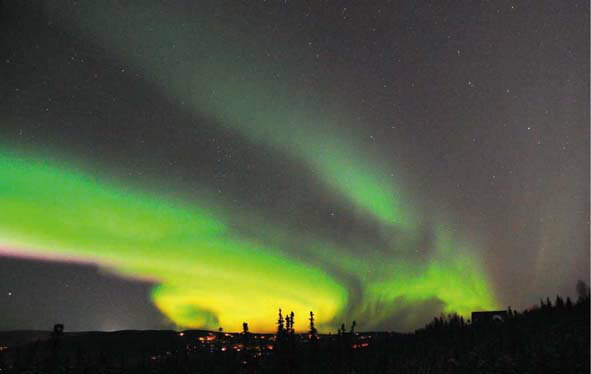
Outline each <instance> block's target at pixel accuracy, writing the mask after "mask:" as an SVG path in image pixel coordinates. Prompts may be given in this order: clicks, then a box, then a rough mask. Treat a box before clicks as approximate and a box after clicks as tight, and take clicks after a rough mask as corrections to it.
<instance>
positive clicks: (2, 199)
mask: <svg viewBox="0 0 591 374" xmlns="http://www.w3.org/2000/svg"><path fill="white" fill-rule="evenodd" d="M584 6H585V7H586V9H587V12H588V4H586V5H584ZM540 9H541V10H540V12H541V15H540V17H545V19H546V20H547V23H548V24H561V20H560V17H563V16H557V15H556V14H555V12H552V11H551V4H542V5H540ZM471 11H473V12H477V14H479V15H481V16H484V15H487V14H489V13H490V14H491V16H490V17H492V14H495V13H496V14H497V15H498V14H502V15H503V17H501V16H498V19H497V20H496V21H492V20H491V21H490V22H492V23H495V22H496V23H495V25H496V26H495V27H493V26H492V25H489V27H490V30H493V29H494V30H496V29H497V27H499V26H500V25H504V26H511V27H504V28H503V30H507V31H505V32H507V33H515V32H516V31H515V28H519V27H525V26H523V25H524V24H525V23H527V24H528V25H529V26H530V27H534V25H531V24H529V23H528V22H530V21H527V22H525V21H524V19H525V18H524V17H525V15H526V14H527V12H526V10H525V9H524V10H521V9H518V10H515V9H513V10H511V8H510V7H507V9H504V10H502V12H501V13H497V12H496V11H495V9H489V8H487V7H486V6H484V5H483V6H482V7H481V8H479V9H473V10H470V11H468V10H465V9H460V8H459V6H458V9H455V13H454V12H452V10H450V9H446V8H443V7H435V8H432V7H430V6H428V5H427V4H417V5H413V6H410V5H403V4H400V5H398V6H393V5H392V4H381V5H380V6H373V5H372V6H369V5H368V6H365V7H363V6H360V5H359V4H357V5H354V4H349V5H347V6H345V5H341V6H337V5H327V4H323V5H321V4H318V5H309V4H308V5H306V6H304V5H303V4H287V3H286V2H276V3H275V2H270V3H267V2H261V3H260V4H259V3H256V5H253V4H251V5H250V6H249V5H245V4H241V5H240V4H237V3H236V4H230V3H224V2H221V3H220V2H209V3H208V2H202V3H200V4H194V3H192V2H178V3H175V4H174V5H173V4H169V3H166V2H156V1H148V2H142V3H137V4H127V3H122V2H118V1H109V2H104V3H101V4H100V5H99V4H98V3H96V2H80V3H73V2H68V1H63V2H62V1H55V2H48V4H46V5H44V6H39V7H37V6H33V5H13V6H12V7H6V9H5V10H4V13H3V14H4V17H7V19H10V20H11V21H10V22H7V23H5V26H3V27H4V28H5V29H6V30H5V31H6V32H5V33H4V34H3V35H4V36H3V39H2V42H3V44H4V46H5V47H6V48H7V50H9V51H10V55H9V57H7V59H6V60H5V64H4V66H3V68H2V69H3V70H2V71H1V72H2V76H0V78H3V83H2V95H3V96H2V97H3V98H4V99H5V100H3V101H2V113H3V115H2V116H0V123H1V125H0V129H1V131H0V209H1V211H0V256H1V257H0V260H1V261H6V263H5V265H3V264H2V263H1V262H0V265H2V267H1V268H0V269H8V268H9V266H10V264H13V263H14V261H23V264H22V265H19V267H18V268H19V269H22V268H24V269H25V270H23V271H22V273H19V274H17V273H16V272H5V271H4V270H3V271H2V272H0V280H2V282H3V285H2V286H0V287H2V288H1V290H0V291H2V292H4V291H6V292H4V294H6V293H7V292H8V291H10V295H11V296H10V300H9V302H10V303H11V304H9V307H8V308H9V309H7V310H17V309H19V310H25V312H24V313H23V314H22V316H20V315H17V313H14V315H11V316H10V318H8V319H6V321H7V322H5V324H6V326H1V327H7V328H16V327H30V326H23V325H24V323H25V322H24V321H25V319H33V318H34V317H33V316H38V315H43V314H47V315H52V316H53V315H55V313H56V312H51V313H50V312H48V310H54V311H55V310H61V312H60V313H59V315H58V318H64V319H73V320H76V321H78V320H81V321H82V320H84V319H86V317H88V316H89V315H90V316H92V317H89V321H90V322H89V321H84V322H77V323H78V325H76V324H75V325H74V326H75V328H78V329H92V328H110V327H109V326H107V327H104V326H106V325H105V324H101V322H96V321H102V320H103V319H108V320H109V321H114V320H115V322H114V325H115V326H118V328H163V327H165V326H173V327H177V328H186V327H190V328H207V329H217V328H218V327H219V326H223V327H224V329H225V330H226V331H234V330H238V329H240V327H241V325H242V322H245V321H247V322H248V323H249V326H250V328H251V330H253V331H273V330H274V328H275V326H274V322H275V317H276V312H277V309H278V308H280V307H281V308H283V309H285V310H293V311H294V312H295V314H296V320H297V318H301V319H302V321H303V318H304V317H303V316H305V315H307V314H308V312H309V311H310V310H313V311H314V312H315V314H316V316H317V318H318V320H317V323H318V327H319V329H320V330H321V331H323V332H327V331H334V330H335V329H336V327H337V326H339V325H340V324H341V322H350V321H352V320H356V321H357V322H358V324H359V326H360V327H361V328H362V329H365V330H380V329H397V330H403V331H407V330H410V329H414V328H417V327H419V326H421V325H423V324H424V323H425V322H427V321H428V320H429V319H431V318H432V317H433V316H435V315H437V314H439V313H459V314H461V315H463V316H466V317H468V316H469V315H470V313H471V312H472V311H474V310H486V309H494V308H501V307H504V306H507V305H513V306H514V307H524V306H528V305H530V304H533V303H535V302H537V299H538V298H539V297H540V296H545V295H546V294H548V293H550V294H554V293H562V294H568V293H570V292H572V291H574V288H573V287H572V286H574V283H575V282H576V280H577V279H579V278H585V276H587V277H588V273H589V253H588V249H589V236H588V233H589V214H588V210H587V209H586V208H585V207H588V206H589V196H588V189H589V186H588V179H589V178H588V177H589V157H588V153H589V152H588V146H589V141H588V134H589V131H588V127H587V126H586V124H588V120H589V112H588V105H587V104H585V103H588V102H589V100H588V99H589V97H588V70H585V69H584V66H583V65H584V64H582V65H581V63H580V62H577V61H576V59H575V60H567V61H566V62H565V61H563V59H567V58H568V57H564V56H565V55H563V54H562V52H561V51H562V50H561V49H560V48H558V46H557V45H549V46H546V47H544V48H545V49H544V48H542V47H539V48H538V49H535V50H534V52H535V53H537V55H536V57H535V58H534V57H531V56H533V55H534V53H533V52H532V50H531V48H533V47H531V46H532V45H537V44H536V41H537V40H538V39H540V40H545V39H543V38H544V37H548V35H546V34H544V32H546V33H549V34H551V33H552V32H558V33H559V35H560V36H561V38H564V39H566V38H568V37H569V36H570V35H571V33H574V32H575V31H574V30H576V29H577V25H578V24H577V23H576V22H575V23H574V24H573V25H572V26H569V27H566V28H563V29H560V30H559V31H556V29H549V30H546V29H544V30H542V31H543V32H542V31H539V30H538V31H539V32H533V31H531V30H528V31H527V32H525V34H526V37H524V38H523V39H519V38H517V39H511V40H516V41H515V42H513V41H511V40H508V39H503V38H499V39H498V40H502V41H504V42H505V43H507V44H506V45H498V46H493V45H489V46H488V47H481V48H482V49H480V50H479V49H478V48H476V44H475V43H476V41H475V39H471V36H470V33H465V34H464V33H457V32H456V31H454V30H455V29H454V27H455V26H457V25H458V24H459V23H458V22H459V20H458V18H457V17H458V14H457V13H458V12H460V13H462V12H463V13H468V12H471ZM519 11H523V14H520V13H519ZM565 11H566V14H574V13H578V12H577V11H575V10H574V9H567V10H565ZM512 12H513V13H516V14H511V13H512ZM562 14H564V13H562ZM18 15H27V16H23V17H21V18H20V19H22V20H21V21H18V22H17V21H13V20H15V19H17V18H18V17H17V16H18ZM442 17H444V18H445V19H446V22H444V23H443V24H439V23H433V22H432V20H433V19H440V18H442ZM495 17H497V16H495ZM524 22H525V23H524ZM581 22H583V23H584V21H581ZM505 23H507V25H505ZM571 23H572V22H571ZM321 25H322V26H321ZM454 25H455V26H454ZM464 26H465V27H467V28H469V29H471V30H478V32H480V33H486V32H487V30H488V29H486V27H485V30H482V29H479V28H478V27H479V26H478V27H477V25H476V24H470V25H467V26H466V25H464ZM536 27H537V26H536ZM472 28H473V29H472ZM571 28H572V30H571ZM419 30H421V31H419ZM426 30H430V31H426ZM490 32H492V31H490ZM511 35H513V34H511ZM583 39H584V38H582V37H580V38H578V39H577V38H574V39H573V38H571V39H569V40H571V41H570V43H572V45H569V46H568V48H569V49H568V50H569V51H570V53H571V54H577V56H578V54H579V53H580V55H581V56H585V57H582V58H583V59H585V58H586V59H587V62H588V43H587V45H585V40H583ZM495 40H497V39H495ZM587 41H588V40H587ZM499 43H502V42H499ZM507 50H509V51H512V53H513V55H512V54H510V53H509V54H507V53H506V51H507ZM522 51H523V52H522ZM585 51H586V52H587V53H586V54H585ZM526 52H529V53H530V54H529V55H528V54H527V53H526ZM521 53H524V54H523V55H522V54H521ZM484 56H486V58H485V57H484ZM486 61H494V62H495V64H491V63H489V62H486ZM532 64H533V65H534V67H536V68H537V70H535V69H534V70H533V71H536V72H537V73H531V72H532V68H531V65H532ZM536 64H538V65H536ZM526 71H527V72H528V74H525V73H524V72H526ZM573 72H576V73H577V74H580V76H579V77H578V78H577V79H575V76H572V75H571V74H574V73H573ZM585 76H586V77H587V79H586V82H587V83H585V79H583V78H584V77H585ZM565 77H566V78H565ZM567 78H568V83H565V82H567V80H566V79H567ZM466 82H468V83H466ZM585 87H586V88H587V90H586V91H585ZM585 121H586V122H585ZM48 260H50V261H49V262H48ZM37 262H40V263H41V264H43V265H41V266H45V267H46V268H47V269H48V274H49V273H51V267H52V266H55V263H65V264H68V265H67V266H70V267H71V269H72V272H74V273H75V274H76V279H84V277H88V275H87V274H88V272H89V271H92V270H89V269H93V268H94V267H96V268H99V269H101V271H102V273H101V274H102V275H101V276H102V277H103V278H105V279H107V278H108V279H112V278H115V279H117V280H118V282H122V283H121V284H126V283H129V282H131V283H134V284H137V283H139V284H144V285H147V287H149V292H146V289H145V288H143V289H142V291H137V290H136V291H134V292H144V293H142V294H140V296H134V298H137V297H143V298H144V299H145V300H146V303H145V304H142V305H146V306H141V307H138V306H131V302H129V301H126V300H122V299H120V301H119V302H118V303H119V304H121V305H123V306H125V305H128V304H129V307H128V310H134V311H135V313H140V314H142V313H146V315H149V316H154V315H158V314H159V315H160V317H159V318H160V319H158V318H153V317H150V318H152V319H151V320H149V321H148V322H143V323H142V324H140V323H139V322H137V321H134V318H136V317H134V316H130V315H126V316H124V317H123V316H119V317H118V316H117V315H116V313H113V314H112V315H108V316H101V315H99V314H93V313H92V312H87V313H86V314H85V315H84V318H82V319H80V316H81V315H82V312H80V311H77V310H71V309H69V310H64V309H61V308H63V307H62V305H63V304H65V303H68V304H72V303H74V304H75V303H76V301H77V302H79V303H84V302H88V303H90V304H91V305H92V304H94V305H97V306H98V305H103V304H104V303H105V300H101V299H97V298H95V297H93V291H91V290H98V289H101V288H102V287H106V286H103V285H102V283H101V282H100V281H97V280H93V281H92V284H87V285H86V286H85V287H82V286H79V287H78V288H76V287H77V285H76V284H77V282H76V281H74V280H73V279H72V275H71V274H72V273H69V272H63V275H62V273H57V275H55V276H54V277H52V279H51V280H49V279H46V280H45V281H44V283H45V284H43V285H42V286H39V287H38V288H36V289H34V290H28V291H27V292H31V293H32V294H34V295H35V296H34V299H36V300H38V299H40V300H43V301H42V302H41V303H39V305H33V306H29V304H30V303H29V298H28V297H27V296H20V295H23V294H24V293H25V290H26V288H25V287H26V284H27V282H28V280H29V281H31V282H32V281H33V280H35V279H38V277H40V276H42V275H41V274H38V273H36V272H35V273H34V272H33V271H32V270H31V271H28V270H26V269H27V266H29V268H30V269H33V268H35V266H37V265H35V266H33V265H27V264H29V263H37ZM557 262H560V263H561V266H559V267H557V266H555V265H554V264H556V263H557ZM78 283H80V284H82V283H81V282H78ZM63 284H67V288H68V289H67V290H65V289H64V288H63V287H62V286H60V285H63ZM105 284H107V283H105ZM515 284H520V287H518V288H517V287H514V286H515ZM5 288H7V289H6V290H5ZM571 289H572V290H571ZM62 292H64V294H63V295H61V293H62ZM117 292H118V291H117V290H115V289H109V290H105V291H104V292H101V293H100V294H101V295H105V294H107V295H110V294H113V295H114V294H116V293H117ZM56 294H57V296H55V297H56V298H57V300H53V301H52V300H47V297H48V295H56ZM97 294H99V293H98V292H97ZM13 295H14V296H13ZM62 298H63V299H62ZM85 300H86V301H85ZM148 302H149V303H151V306H148ZM110 303H115V302H114V301H110ZM25 305H26V307H25ZM10 308H12V309H10ZM56 308H57V309H56ZM111 308H112V309H111V310H115V309H117V308H119V306H117V307H115V306H112V307H111ZM142 308H143V309H142ZM149 308H153V309H152V310H148V309H149ZM154 308H155V309H154ZM74 309H76V308H74ZM144 309H145V311H144ZM102 310H104V309H102ZM9 313H10V312H9ZM52 313H53V314H52ZM103 313H107V314H108V313H109V311H108V310H107V312H103ZM298 316H300V317H298ZM118 318H120V320H119V321H117V319H118ZM41 320H42V321H44V322H43V323H49V322H47V320H44V319H43V318H42V319H41ZM143 320H144V321H145V319H143ZM92 321H95V322H92ZM40 323H41V322H40ZM302 323H303V322H302ZM31 325H32V326H38V325H37V324H36V323H31ZM298 328H303V327H302V326H298V325H297V324H296V329H298Z"/></svg>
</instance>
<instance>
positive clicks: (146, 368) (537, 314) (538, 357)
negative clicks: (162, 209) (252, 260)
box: [0, 296, 589, 374]
mask: <svg viewBox="0 0 591 374" xmlns="http://www.w3.org/2000/svg"><path fill="white" fill-rule="evenodd" d="M541 304H542V305H541V306H540V307H537V308H534V309H532V310H528V311H524V312H522V313H514V312H510V313H509V314H508V316H506V318H505V319H504V321H501V320H490V321H482V322H480V323H472V324H469V323H465V322H464V320H463V319H462V318H460V317H457V316H445V317H441V318H436V319H435V320H434V321H433V322H431V323H430V324H429V325H427V326H426V327H425V328H423V329H420V330H418V331H416V332H415V333H413V334H396V333H388V332H375V333H350V332H343V333H340V334H335V335H319V336H317V338H314V336H312V338H311V336H310V334H292V333H289V332H284V333H282V334H276V335H263V334H255V333H248V334H243V333H238V334H233V333H223V332H208V331H194V330H193V331H184V332H182V333H179V332H175V331H118V332H109V333H106V332H84V333H67V332H66V333H63V334H52V333H50V332H39V331H20V332H19V331H16V332H5V333H0V347H1V348H0V373H2V374H4V373H276V372H281V373H314V372H318V373H585V374H586V373H589V297H588V296H584V297H580V298H579V300H578V301H577V302H576V303H572V302H571V301H570V300H568V299H567V300H566V301H564V300H562V299H559V298H557V300H556V301H554V303H551V302H550V300H547V301H544V302H542V303H541Z"/></svg>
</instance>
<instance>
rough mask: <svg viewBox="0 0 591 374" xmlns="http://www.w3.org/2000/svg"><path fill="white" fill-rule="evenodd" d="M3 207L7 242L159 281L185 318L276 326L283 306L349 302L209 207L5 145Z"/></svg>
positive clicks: (170, 305)
mask: <svg viewBox="0 0 591 374" xmlns="http://www.w3.org/2000/svg"><path fill="white" fill-rule="evenodd" d="M0 209H1V211H0V247H1V248H8V249H10V250H12V251H13V253H12V254H13V255H17V256H18V255H22V254H24V253H30V252H32V253H33V255H34V256H36V257H49V258H58V259H74V260H79V261H91V262H95V263H98V264H100V265H102V266H105V267H107V268H109V269H111V270H112V271H115V272H118V273H120V274H122V275H125V276H128V277H136V278H148V279H153V280H155V281H157V282H158V283H160V284H162V285H161V286H159V287H157V288H156V289H155V291H154V293H153V295H152V296H153V299H154V302H155V304H156V305H157V306H158V307H159V308H160V309H161V310H162V311H163V312H164V313H165V314H166V315H167V316H168V317H169V318H170V319H171V320H172V321H174V322H175V323H177V324H179V325H182V326H190V327H207V328H216V327H217V326H218V324H221V325H222V326H225V327H226V328H228V329H231V330H238V329H239V328H240V326H241V324H242V322H244V321H248V322H249V323H251V326H252V327H253V328H255V329H257V330H259V331H272V330H273V328H274V325H273V321H274V318H275V312H276V310H277V308H278V307H279V306H285V307H289V308H290V309H293V310H294V311H296V313H298V314H299V315H306V313H308V312H309V311H310V310H317V311H318V314H319V315H322V316H323V317H320V318H321V321H320V323H321V324H322V323H326V322H327V321H329V320H330V319H331V318H332V317H334V316H335V315H336V314H337V313H338V312H339V310H341V309H342V308H343V306H344V305H345V304H346V302H347V294H346V291H345V290H344V289H343V288H342V287H341V286H340V285H339V284H337V283H336V282H335V281H334V280H333V279H332V278H331V277H329V276H328V275H327V274H325V273H324V272H323V271H322V270H320V269H317V268H315V267H313V266H311V265H309V264H305V263H302V262H298V261H295V260H294V259H292V258H288V257H285V256H282V255H280V254H279V251H278V250H274V249H272V248H268V247H265V246H263V245H259V244H257V243H255V242H250V241H248V240H243V239H240V238H234V237H232V235H230V234H229V233H228V229H227V227H226V225H225V224H224V223H223V222H220V221H219V220H218V219H215V218H213V217H214V216H213V215H211V214H209V213H208V212H205V211H203V210H201V209H197V208H195V207H193V206H191V207H182V206H180V205H179V204H177V203H174V202H171V201H166V200H162V199H156V198H154V197H152V196H148V195H144V194H140V193H137V192H135V191H131V190H128V189H125V188H121V187H115V186H109V185H105V184H103V183H100V182H98V181H96V180H94V179H93V178H92V177H91V176H89V175H85V174H82V173H78V172H73V171H70V170H67V169H65V168H61V167H57V166H55V165H50V164H48V163H46V162H43V161H40V160H32V159H28V158H20V157H16V156H12V155H8V154H1V153H0ZM245 300H248V302H245Z"/></svg>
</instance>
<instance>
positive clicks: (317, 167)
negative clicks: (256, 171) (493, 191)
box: [73, 1, 416, 228]
mask: <svg viewBox="0 0 591 374" xmlns="http://www.w3.org/2000/svg"><path fill="white" fill-rule="evenodd" d="M173 8H174V7H163V6H162V5H160V4H155V3H153V2H151V1H147V2H142V3H141V5H140V4H128V5H126V6H121V5H120V4H119V3H118V2H109V1H107V3H104V2H100V3H95V2H87V3H82V4H80V5H79V6H78V7H76V11H77V14H75V15H74V16H73V18H74V20H73V22H75V23H76V24H78V25H79V27H80V29H81V31H82V32H83V33H84V34H86V35H87V36H88V38H89V39H90V40H97V38H98V40H99V41H101V42H102V43H103V44H104V46H105V47H107V48H108V49H109V50H111V51H112V52H115V54H116V55H117V56H118V57H119V58H120V59H121V60H122V61H125V62H126V63H130V64H132V66H133V67H134V68H135V69H136V70H137V71H141V72H143V75H144V77H145V79H147V80H148V81H150V82H152V83H153V84H155V85H156V86H157V87H159V89H160V90H162V92H164V93H165V94H166V95H167V96H169V97H170V98H172V99H173V100H174V102H176V103H179V105H180V106H181V107H183V108H187V109H188V110H189V111H191V112H193V113H195V114H196V115H205V116H207V117H209V118H212V119H214V120H216V121H217V123H218V124H219V125H221V126H225V127H227V128H229V129H230V130H232V131H236V132H238V133H240V134H241V136H244V137H245V138H247V139H249V140H250V141H252V142H254V143H255V144H259V145H265V146H270V147H272V148H274V149H275V150H276V151H279V152H284V153H286V154H288V155H289V156H290V157H292V158H293V159H294V160H298V161H300V162H303V163H304V164H305V165H307V166H308V167H309V169H310V170H311V171H312V172H313V173H314V175H315V176H316V177H317V178H318V179H319V180H321V181H322V182H323V183H324V184H325V185H326V186H327V187H329V188H330V189H331V190H333V191H337V192H338V193H340V194H341V195H342V196H344V197H346V198H347V199H349V200H350V201H351V202H352V203H353V204H355V206H356V207H358V208H359V209H360V211H363V212H366V213H369V214H370V215H372V216H373V217H375V218H376V219H378V220H379V221H381V222H382V223H384V224H386V225H397V226H401V227H407V228H408V227H411V226H414V224H415V223H416V222H415V221H416V218H415V217H414V215H413V214H412V211H411V210H410V209H408V207H406V206H404V205H403V200H404V199H403V198H402V196H401V195H402V190H401V187H400V186H399V185H396V184H397V181H394V180H393V178H392V177H390V175H391V172H384V170H390V169H391V168H387V165H383V164H382V163H381V162H380V161H378V160H379V158H377V157H367V156H365V155H362V154H360V152H356V151H355V150H358V149H363V148H364V147H363V146H362V145H361V144H359V142H356V141H353V139H356V138H357V139H358V138H359V137H361V134H356V133H353V132H352V131H351V132H349V133H347V131H348V130H346V129H347V128H349V129H350V128H353V127H352V126H346V124H347V121H349V120H348V119H346V118H337V117H336V116H335V115H334V113H340V112H343V110H339V108H337V107H336V104H335V103H334V102H333V101H334V100H331V99H330V98H331V97H335V96H334V95H331V94H323V95H320V94H319V93H317V94H314V93H311V92H310V90H307V89H305V88H304V87H298V82H297V81H296V80H289V79H287V78H282V79H281V80H279V79H277V76H276V75H275V74H279V75H281V76H282V77H287V76H288V70H287V69H286V66H283V65H279V64H270V63H269V62H267V61H261V60H260V59H259V58H257V57H256V56H257V55H258V56H260V55H262V53H258V52H261V51H260V48H258V49H257V46H256V45H255V44H254V38H249V37H248V32H249V31H248V30H246V31H244V30H241V32H240V33H238V32H236V33H232V31H228V27H227V26H222V25H219V24H216V23H215V22H213V21H212V20H211V19H210V18H199V17H191V18H189V17H187V16H186V15H184V14H181V13H180V12H175V10H174V9H173ZM257 51H258V52H257ZM364 137H365V138H367V137H366V136H364Z"/></svg>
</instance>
